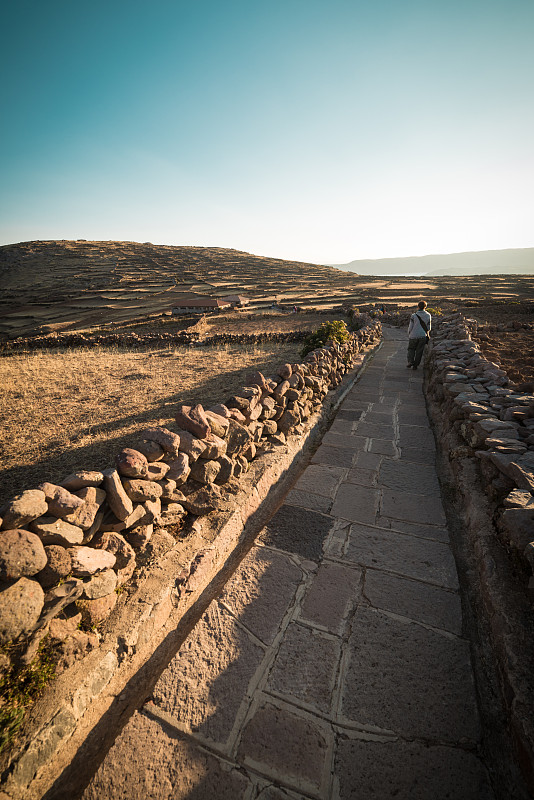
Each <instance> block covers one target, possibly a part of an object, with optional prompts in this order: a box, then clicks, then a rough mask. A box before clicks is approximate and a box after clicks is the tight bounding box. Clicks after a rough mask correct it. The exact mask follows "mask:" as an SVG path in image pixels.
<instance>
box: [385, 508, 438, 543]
mask: <svg viewBox="0 0 534 800" xmlns="http://www.w3.org/2000/svg"><path fill="white" fill-rule="evenodd" d="M376 524H377V526H378V527H379V528H388V529H390V530H395V531H397V532H398V533H409V534H410V536H419V537H421V539H434V540H435V541H436V542H445V543H446V544H448V543H449V542H450V537H449V531H448V530H447V528H440V527H439V526H437V525H418V524H417V523H416V522H406V521H405V520H402V519H389V518H388V517H381V516H380V515H379V516H378V518H377V521H376Z"/></svg>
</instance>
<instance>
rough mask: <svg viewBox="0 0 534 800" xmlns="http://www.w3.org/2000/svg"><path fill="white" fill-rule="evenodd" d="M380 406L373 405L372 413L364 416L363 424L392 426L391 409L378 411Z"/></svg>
mask: <svg viewBox="0 0 534 800" xmlns="http://www.w3.org/2000/svg"><path fill="white" fill-rule="evenodd" d="M379 408H380V406H377V405H374V406H373V410H372V411H368V412H367V413H366V415H365V422H372V423H375V424H377V425H388V426H389V427H391V426H392V425H393V409H392V410H391V411H378V410H377V409H379Z"/></svg>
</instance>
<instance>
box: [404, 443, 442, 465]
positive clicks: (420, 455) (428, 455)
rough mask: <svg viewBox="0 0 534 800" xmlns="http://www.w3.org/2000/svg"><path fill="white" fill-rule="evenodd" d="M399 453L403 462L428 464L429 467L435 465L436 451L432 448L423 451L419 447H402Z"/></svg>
mask: <svg viewBox="0 0 534 800" xmlns="http://www.w3.org/2000/svg"><path fill="white" fill-rule="evenodd" d="M400 453H401V458H402V459H403V460H404V461H412V462H414V463H415V464H428V465H429V466H431V467H435V465H436V451H435V449H434V448H433V447H432V448H427V449H423V448H421V447H406V446H405V445H402V446H401V448H400Z"/></svg>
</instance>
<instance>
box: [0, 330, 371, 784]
mask: <svg viewBox="0 0 534 800" xmlns="http://www.w3.org/2000/svg"><path fill="white" fill-rule="evenodd" d="M380 336H381V325H380V322H379V321H370V322H369V323H368V324H367V325H366V326H365V327H364V328H362V329H361V330H359V331H358V332H357V333H354V334H351V336H350V340H349V341H348V342H347V343H346V344H343V345H340V344H336V343H333V342H330V343H328V345H327V346H325V347H323V348H320V349H318V350H314V351H313V352H311V353H309V354H308V355H307V357H306V359H305V361H304V362H302V363H300V364H284V365H281V366H280V368H279V369H278V371H277V374H275V375H273V376H271V377H266V376H264V375H262V374H261V373H259V372H255V373H251V374H250V375H249V378H248V381H247V383H248V385H247V386H245V387H243V388H242V389H241V390H240V391H239V392H238V393H236V395H234V396H233V397H231V398H228V399H227V400H226V402H225V403H224V404H222V403H221V404H217V405H215V406H213V407H212V408H210V409H204V408H203V407H202V405H201V404H198V405H196V406H195V407H192V408H191V407H189V406H181V407H180V408H179V409H178V410H177V413H176V424H175V425H174V426H173V427H172V430H171V429H166V428H161V427H158V428H147V429H144V430H141V431H139V435H138V437H137V438H136V439H135V440H133V441H132V442H131V446H130V447H128V448H125V449H123V450H122V451H121V452H120V453H118V454H117V456H116V459H115V464H114V465H113V466H107V467H105V468H103V469H100V470H95V469H94V468H91V469H86V468H83V467H80V469H79V470H77V471H76V472H75V473H73V474H71V475H69V476H67V477H66V478H65V479H64V480H63V481H62V482H61V484H60V485H54V484H51V483H48V482H44V483H43V484H41V485H40V486H38V487H36V488H32V489H26V490H24V491H22V492H21V493H20V494H19V495H17V496H16V497H15V498H13V499H12V500H11V501H9V502H8V503H6V504H5V505H4V506H3V508H2V509H0V644H1V645H2V650H1V653H0V655H1V659H2V660H1V661H0V667H1V669H2V671H3V673H4V674H9V672H10V671H12V670H16V669H17V668H20V667H21V666H24V665H27V664H31V663H32V661H33V660H34V659H35V658H36V656H37V655H38V653H39V647H40V645H41V643H42V642H43V643H44V641H46V644H47V646H48V647H50V646H51V647H52V648H53V652H54V654H55V656H54V658H55V661H56V663H57V677H56V680H55V681H54V682H53V683H52V684H51V685H50V686H49V688H48V689H47V692H46V694H45V696H44V698H42V699H41V700H40V701H39V703H37V704H36V705H35V706H34V707H33V708H32V709H31V712H30V713H29V714H27V716H26V720H25V722H24V724H23V726H22V729H21V731H20V735H19V736H18V738H17V739H16V741H15V745H14V747H13V748H12V750H11V752H10V753H4V754H3V756H2V757H3V763H2V764H1V767H2V769H3V771H4V778H5V781H6V783H5V785H6V788H7V790H8V791H9V793H10V794H11V795H12V796H13V797H19V796H20V797H22V796H25V797H32V796H36V797H37V796H39V794H38V791H39V789H38V788H36V784H35V785H34V779H35V777H36V775H37V774H38V773H39V771H40V769H41V768H42V767H44V766H45V765H47V764H48V762H49V759H50V756H51V755H52V753H54V754H55V755H54V759H55V760H56V761H57V766H55V767H54V768H56V769H59V768H60V766H61V759H60V758H59V757H58V755H57V752H58V751H59V749H60V748H61V746H62V745H63V743H64V742H65V741H67V740H69V739H70V738H73V739H75V736H76V731H77V730H78V729H79V728H83V725H81V723H80V720H81V719H82V718H83V717H84V715H86V714H88V713H89V711H88V710H89V709H90V708H91V706H92V705H94V704H95V702H94V701H95V700H97V699H98V698H99V697H100V695H101V694H102V692H103V691H104V690H106V691H108V692H109V691H112V689H113V687H116V691H117V693H118V694H120V691H121V685H123V684H124V682H125V681H126V680H128V676H131V675H132V674H133V673H135V671H136V670H138V669H139V668H140V665H142V664H143V663H144V661H146V659H147V657H148V656H149V655H150V653H151V652H152V651H153V650H154V648H155V647H156V645H157V644H158V643H161V641H162V637H163V638H164V636H165V631H166V630H167V628H168V631H167V633H169V631H172V630H174V629H175V628H176V620H177V619H179V618H180V617H181V616H183V614H184V613H185V611H186V610H187V609H188V608H190V607H191V604H192V603H193V601H194V600H195V599H197V598H198V597H199V596H200V595H201V593H202V591H203V590H204V589H205V587H206V585H207V584H208V583H209V582H210V581H211V580H212V579H213V576H214V574H216V573H217V571H218V570H220V569H221V566H224V563H225V561H226V559H228V558H229V557H230V555H231V554H232V552H233V550H234V548H235V546H236V543H237V542H238V541H239V537H240V531H241V529H242V528H243V525H244V522H245V521H246V520H247V519H248V518H249V517H250V516H251V515H252V514H254V513H256V511H257V509H258V507H259V505H260V503H261V501H262V500H263V499H264V498H265V497H266V495H267V494H268V492H269V490H270V487H271V486H272V485H273V484H275V483H276V481H277V480H278V479H279V478H280V476H281V475H282V474H283V473H284V471H287V469H289V467H290V460H291V458H293V457H294V456H295V455H296V454H298V451H299V449H300V448H301V447H302V442H303V441H304V440H305V439H306V436H307V435H308V434H309V433H310V426H311V424H312V422H313V421H314V420H317V418H318V415H320V412H321V410H322V409H324V408H325V407H326V406H328V402H329V398H331V396H332V390H334V389H336V387H338V386H340V384H342V381H343V378H344V376H345V375H346V374H347V373H352V375H353V376H354V375H355V374H356V372H355V371H356V370H357V369H358V368H359V367H360V366H361V365H362V363H363V361H364V354H365V353H366V352H367V351H369V350H370V349H371V348H373V347H374V346H375V345H376V344H377V343H378V341H379V339H380ZM166 626H167V628H166ZM45 637H46V640H45ZM110 687H111V688H110ZM93 713H98V712H96V711H93ZM29 787H34V788H32V789H31V790H30V789H29Z"/></svg>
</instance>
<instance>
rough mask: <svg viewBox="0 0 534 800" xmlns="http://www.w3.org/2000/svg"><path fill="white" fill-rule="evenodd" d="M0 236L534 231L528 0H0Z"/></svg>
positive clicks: (312, 252)
mask: <svg viewBox="0 0 534 800" xmlns="http://www.w3.org/2000/svg"><path fill="white" fill-rule="evenodd" d="M2 14H3V23H2V25H1V26H0V27H1V33H0V40H1V47H0V59H1V62H2V73H3V80H2V86H1V89H0V92H1V97H2V99H1V106H0V107H1V109H2V116H3V122H2V125H1V126H0V131H1V132H0V136H1V137H2V140H3V141H2V146H1V150H0V152H1V159H2V168H1V172H2V181H1V189H0V194H1V198H0V200H1V206H0V243H2V244H7V243H13V242H18V241H27V240H32V239H79V238H83V239H89V240H110V239H118V240H131V241H140V242H144V241H151V242H153V243H155V244H176V245H198V246H216V247H231V248H235V249H238V250H245V251H249V252H253V253H256V254H259V255H269V256H273V257H279V258H287V259H296V260H299V261H312V262H318V263H345V262H348V261H350V260H353V259H359V258H383V257H396V256H410V255H425V254H429V253H452V252H461V251H466V250H487V249H501V248H512V247H532V246H534V229H533V219H534V190H533V187H534V150H533V143H534V102H533V86H534V83H533V78H534V47H533V42H534V2H532V0H447V1H446V0H404V2H401V0H365V1H363V0H268V1H267V0H220V2H217V1H216V0H211V1H209V0H196V1H195V0H188V2H182V0H150V2H148V1H145V0H142V1H141V0H128V1H127V2H126V0H106V2H103V1H102V0H93V2H92V3H79V2H73V0H48V2H45V3H38V2H36V0H17V2H16V3H15V2H12V3H9V4H4V10H3V12H2Z"/></svg>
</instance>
